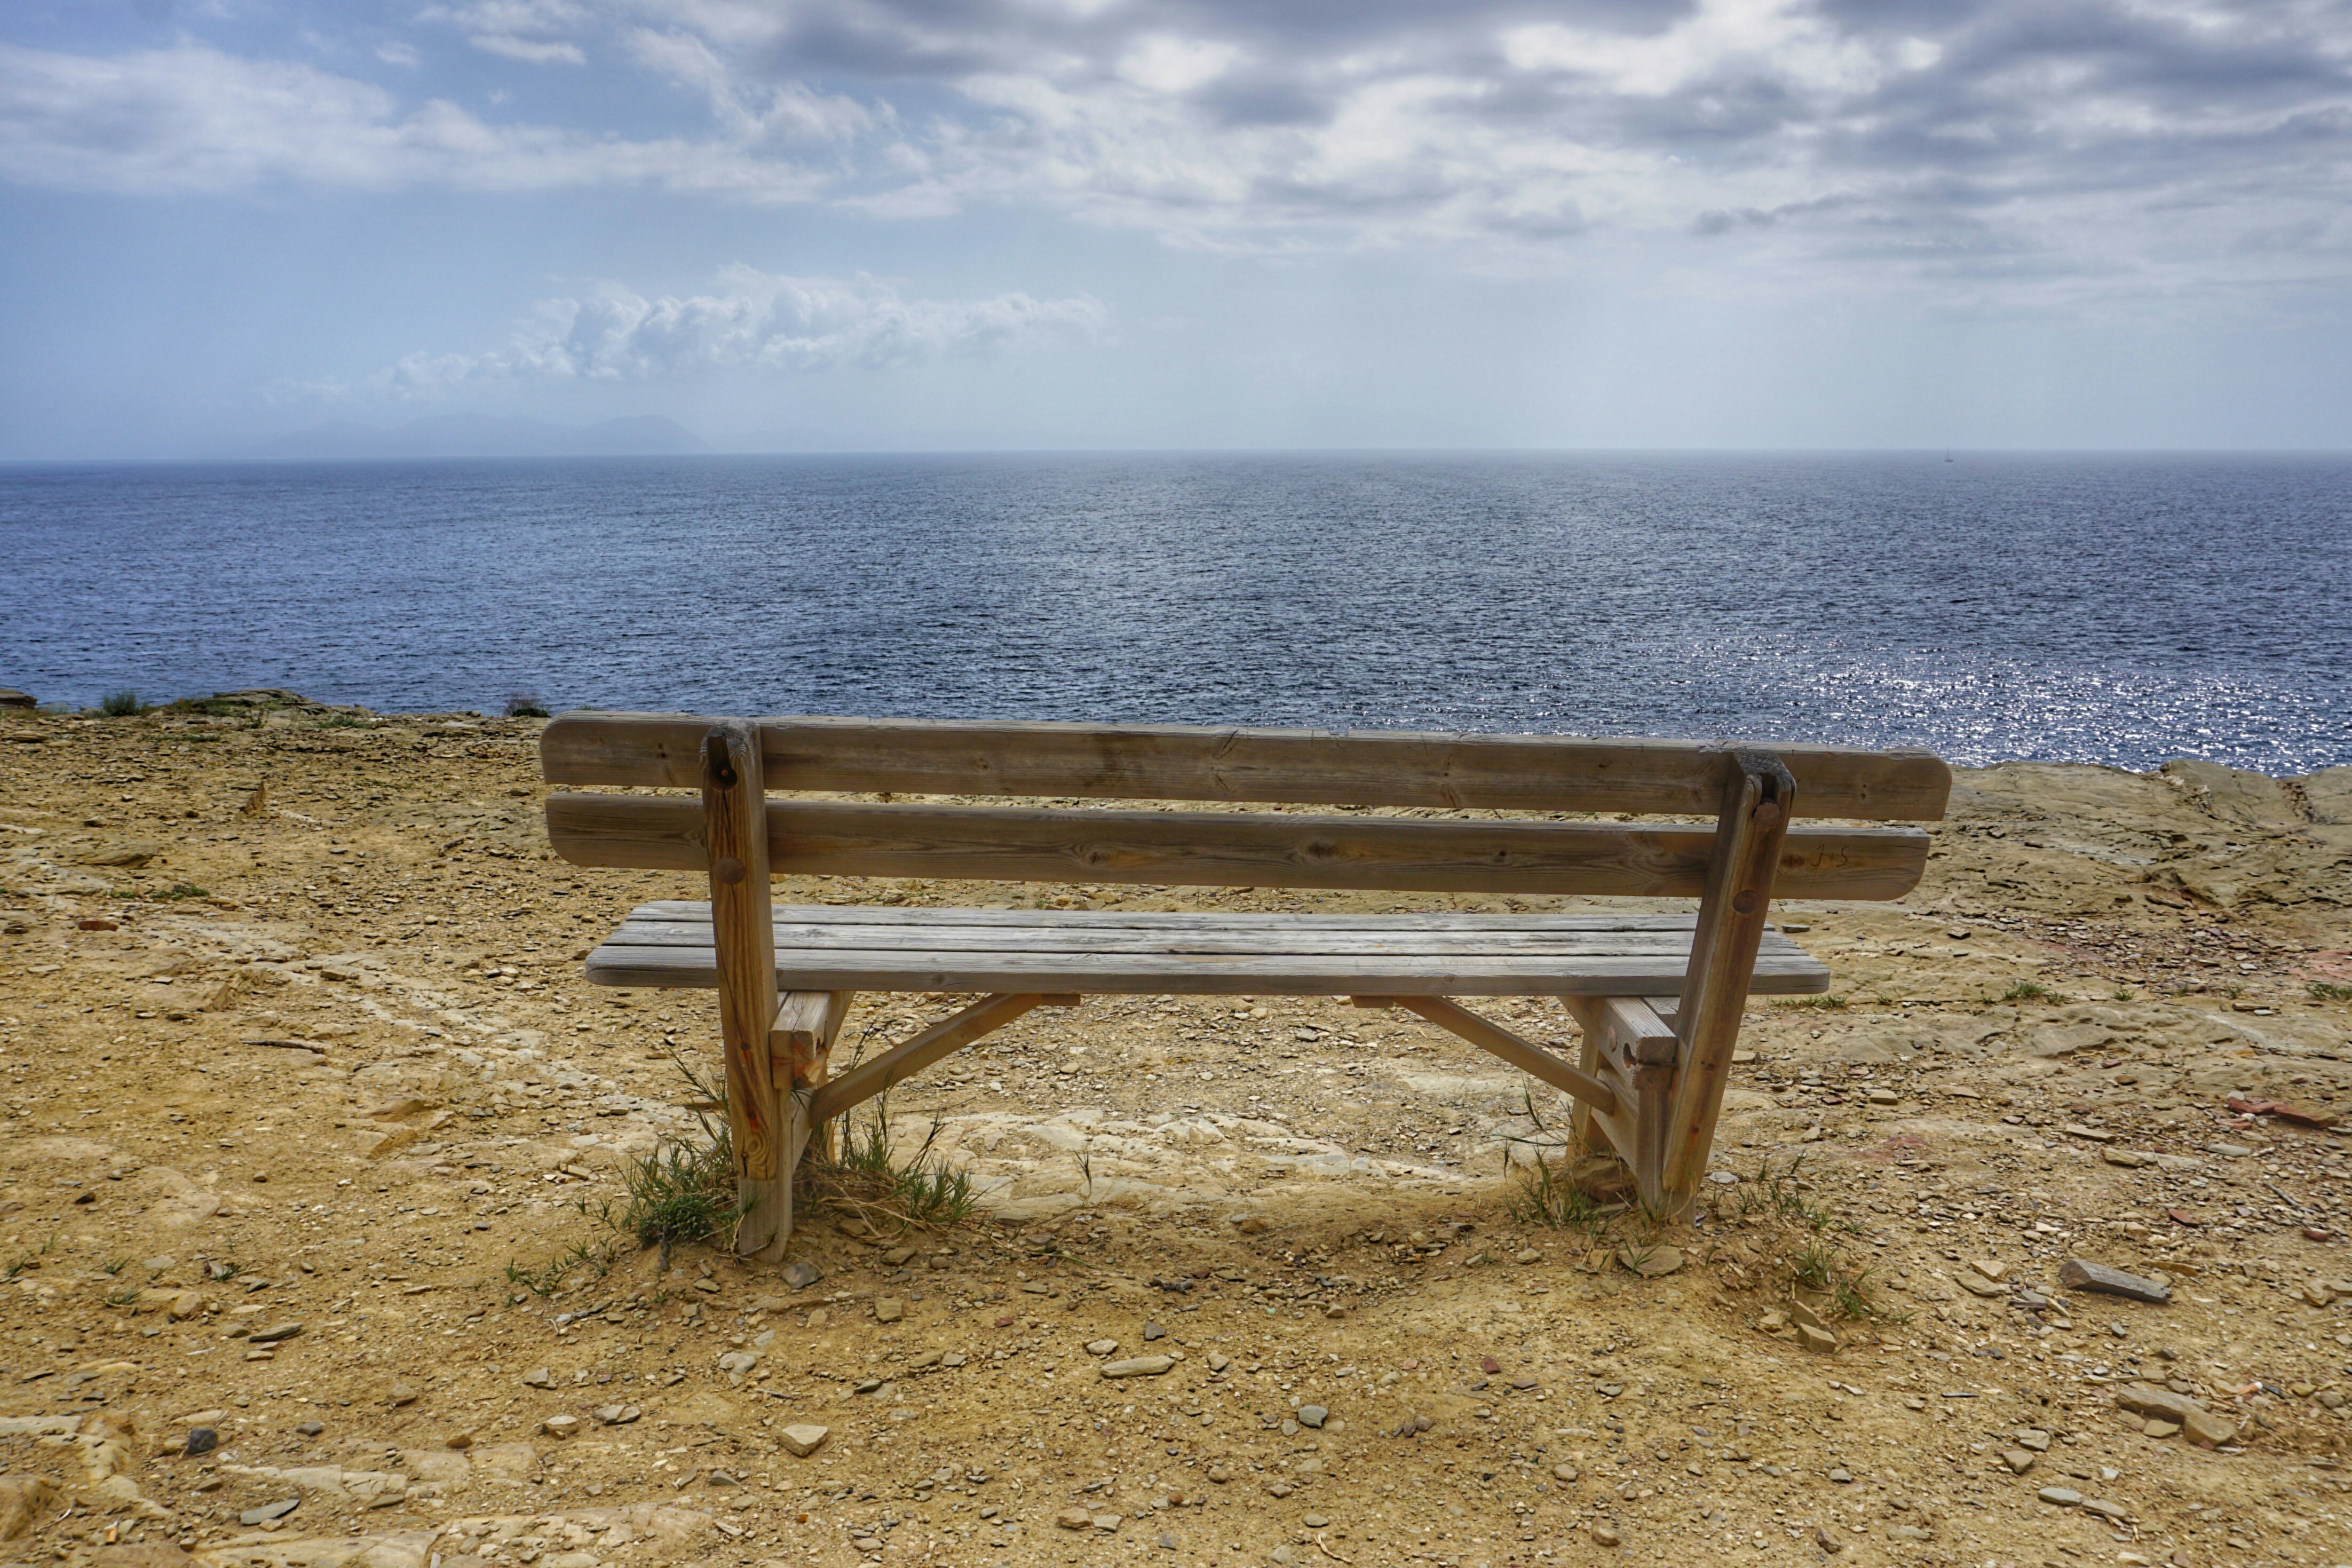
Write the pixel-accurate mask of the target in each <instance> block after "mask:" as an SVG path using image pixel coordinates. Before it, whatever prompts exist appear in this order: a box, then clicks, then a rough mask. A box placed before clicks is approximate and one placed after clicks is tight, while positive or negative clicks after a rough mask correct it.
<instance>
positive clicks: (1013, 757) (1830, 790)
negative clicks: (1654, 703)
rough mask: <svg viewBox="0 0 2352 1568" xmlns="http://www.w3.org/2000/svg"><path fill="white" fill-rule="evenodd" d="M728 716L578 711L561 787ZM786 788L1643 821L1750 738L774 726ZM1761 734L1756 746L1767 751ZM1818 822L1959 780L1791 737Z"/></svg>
mask: <svg viewBox="0 0 2352 1568" xmlns="http://www.w3.org/2000/svg"><path fill="white" fill-rule="evenodd" d="M710 722H711V721H709V720H708V719H701V718H695V717H692V716H690V715H684V714H663V713H566V714H563V715H562V716H561V717H559V718H557V719H556V720H555V721H552V722H551V723H550V724H549V725H548V727H547V729H546V730H545V731H544V732H543V733H542V734H541V739H540V756H541V766H542V768H543V769H544V772H545V774H546V777H547V779H548V781H549V782H550V783H553V784H627V785H649V786H654V787H661V786H670V787H677V788H686V787H691V786H692V785H693V784H695V782H696V767H697V747H698V744H699V741H700V737H701V735H702V734H703V732H704V731H707V730H708V729H709V725H710ZM756 722H757V723H758V725H759V728H760V740H761V751H762V754H763V756H764V758H765V760H766V763H767V767H768V779H769V787H770V788H771V789H788V790H815V791H836V792H846V793H863V792H871V791H892V792H897V793H900V794H908V795H1030V796H1036V795H1049V796H1050V795H1080V796H1088V797H1095V798H1106V799H1123V800H1215V801H1280V802H1286V803H1292V804H1299V805H1401V806H1433V807H1438V808H1441V809H1482V808H1483V809H1493V810H1499V811H1578V812H1610V811H1631V812H1641V813H1693V812H1709V811H1712V810H1714V809H1715V807H1716V805H1717V802H1718V801H1719V800H1720V799H1721V796H1722V791H1723V789H1724V786H1725V784H1726V782H1727V778H1728V776H1729V773H1730V772H1731V771H1732V767H1733V764H1732V763H1731V761H1730V755H1731V752H1732V750H1733V744H1732V743H1727V742H1726V743H1718V742H1695V741H1647V740H1613V739H1611V740H1590V739H1584V738H1580V737H1572V736H1559V735H1472V734H1421V733H1391V732H1382V731H1352V732H1349V733H1344V734H1335V733H1330V732H1327V731H1316V730H1270V729H1207V728H1194V727H1188V726H1180V725H1098V724H1056V723H983V722H955V721H945V722H942V721H922V720H906V719H840V718H773V719H761V720H758V721H756ZM1749 743H1750V742H1739V744H1749ZM1769 750H1771V751H1773V752H1776V753H1777V754H1778V755H1779V756H1780V757H1781V758H1782V759H1783V760H1784V761H1785V762H1786V763H1787V764H1788V766H1789V768H1790V772H1792V773H1794V774H1795V775H1796V777H1797V779H1798V782H1799V784H1800V785H1801V788H1802V790H1803V791H1804V794H1805V796H1806V798H1807V800H1808V801H1809V802H1810V803H1811V805H1810V806H1809V807H1808V809H1810V810H1811V811H1812V812H1814V813H1815V814H1816V815H1818V816H1835V817H1852V818H1858V819H1862V820H1869V821H1906V822H1928V821H1935V820H1937V819H1939V818H1941V817H1942V816H1943V815H1944V810H1945V805H1946V803H1947V801H1948V798H1949V795H1950V793H1951V770H1950V769H1949V768H1948V767H1947V766H1945V764H1944V763H1942V762H1941V761H1939V760H1938V759H1937V758H1936V757H1934V756H1933V755H1930V754H1929V753H1927V752H1901V751H1898V752H1867V751H1859V750H1854V749H1851V748H1845V747H1836V746H1807V745H1773V746H1771V747H1769Z"/></svg>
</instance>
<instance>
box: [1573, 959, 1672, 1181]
mask: <svg viewBox="0 0 2352 1568" xmlns="http://www.w3.org/2000/svg"><path fill="white" fill-rule="evenodd" d="M1560 1000H1561V1001H1562V1002H1564V1003H1566V1004H1567V1005H1568V1009H1569V1011H1570V1014H1572V1015H1573V1016H1575V1018H1576V1023H1577V1027H1578V1028H1579V1029H1580V1030H1581V1031H1582V1033H1583V1036H1584V1047H1583V1051H1584V1059H1585V1060H1586V1061H1588V1062H1591V1063H1592V1064H1593V1071H1594V1072H1595V1074H1596V1075H1597V1076H1600V1077H1601V1078H1602V1079H1604V1080H1605V1081H1607V1082H1608V1083H1609V1084H1610V1085H1611V1086H1612V1088H1615V1089H1618V1090H1619V1095H1618V1108H1617V1110H1616V1111H1615V1113H1614V1114H1612V1115H1609V1116H1605V1117H1604V1116H1602V1115H1601V1114H1600V1113H1598V1112H1597V1111H1594V1110H1591V1109H1590V1108H1587V1107H1579V1110H1580V1112H1581V1126H1580V1129H1579V1131H1580V1133H1581V1135H1582V1139H1583V1140H1584V1141H1583V1142H1579V1143H1578V1145H1577V1147H1578V1149H1579V1151H1582V1150H1584V1149H1588V1148H1589V1149H1591V1150H1594V1151H1595V1152H1608V1151H1610V1150H1612V1148H1613V1150H1614V1152H1616V1154H1617V1156H1618V1158H1620V1159H1621V1160H1622V1161H1624V1163H1625V1166H1626V1169H1627V1170H1628V1171H1629V1172H1631V1173H1632V1174H1633V1191H1634V1194H1635V1195H1636V1196H1638V1197H1639V1198H1640V1199H1641V1202H1642V1205H1643V1207H1644V1208H1647V1209H1649V1210H1650V1211H1651V1212H1653V1213H1654V1214H1663V1213H1664V1212H1665V1211H1666V1209H1667V1207H1668V1205H1667V1202H1666V1192H1665V1185H1664V1173H1665V1155H1666V1133H1667V1127H1668V1123H1669V1121H1670V1120H1671V1118H1672V1114H1673V1110H1674V1100H1675V1066H1674V1063H1675V1048H1676V1041H1675V1032H1674V1030H1673V1029H1671V1028H1670V1027H1668V1026H1667V1025H1666V1023H1665V1021H1664V1019H1662V1018H1660V1017H1659V1016H1658V1015H1657V1012H1656V1011H1655V1010H1654V1008H1652V1007H1651V1005H1649V1004H1648V1003H1647V1002H1645V1001H1643V999H1642V998H1640V997H1638V996H1563V997H1562V998H1560Z"/></svg>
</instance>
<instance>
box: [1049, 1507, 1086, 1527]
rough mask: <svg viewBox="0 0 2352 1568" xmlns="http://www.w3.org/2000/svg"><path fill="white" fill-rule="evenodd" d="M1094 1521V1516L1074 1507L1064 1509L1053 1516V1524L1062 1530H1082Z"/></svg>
mask: <svg viewBox="0 0 2352 1568" xmlns="http://www.w3.org/2000/svg"><path fill="white" fill-rule="evenodd" d="M1094 1521H1095V1520H1094V1515H1092V1514H1090V1513H1088V1512H1087V1510H1085V1509H1082V1508H1077V1507H1075V1506H1073V1507H1070V1508H1066V1509H1064V1510H1062V1511H1061V1512H1059V1513H1057V1514H1055V1516H1054V1522H1055V1524H1058V1525H1060V1526H1061V1527H1062V1528H1063V1529H1064V1530H1084V1529H1086V1528H1087V1526H1088V1525H1090V1524H1092V1523H1094Z"/></svg>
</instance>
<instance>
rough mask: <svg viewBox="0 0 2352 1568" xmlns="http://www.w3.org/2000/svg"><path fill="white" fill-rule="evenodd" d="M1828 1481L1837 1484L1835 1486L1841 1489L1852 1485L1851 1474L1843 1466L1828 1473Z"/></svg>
mask: <svg viewBox="0 0 2352 1568" xmlns="http://www.w3.org/2000/svg"><path fill="white" fill-rule="evenodd" d="M1830 1479H1832V1480H1833V1481H1835V1482H1837V1484H1838V1485H1840V1486H1842V1487H1843V1486H1851V1485H1853V1471H1852V1470H1849V1469H1847V1468H1845V1467H1844V1466H1843V1465H1840V1466H1838V1467H1837V1468H1835V1469H1833V1470H1832V1471H1830Z"/></svg>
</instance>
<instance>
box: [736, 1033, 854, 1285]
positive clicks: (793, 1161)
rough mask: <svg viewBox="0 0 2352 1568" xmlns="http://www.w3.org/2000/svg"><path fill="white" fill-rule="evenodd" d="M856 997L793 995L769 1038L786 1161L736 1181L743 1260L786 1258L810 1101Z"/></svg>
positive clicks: (776, 1119)
mask: <svg viewBox="0 0 2352 1568" xmlns="http://www.w3.org/2000/svg"><path fill="white" fill-rule="evenodd" d="M855 996H856V993H855V992H851V991H791V992H787V993H785V994H784V998H783V1003H782V1006H780V1007H779V1008H778V1009H777V1012H776V1026H775V1028H774V1030H773V1031H772V1032H771V1033H770V1035H769V1036H768V1052H769V1062H770V1066H771V1069H772V1070H771V1081H772V1083H773V1085H774V1088H773V1089H772V1091H771V1092H772V1094H773V1096H774V1102H773V1106H772V1112H771V1120H770V1121H769V1125H770V1126H772V1127H774V1128H776V1129H777V1130H778V1139H779V1146H778V1150H777V1152H778V1154H779V1155H780V1158H779V1159H778V1161H777V1163H776V1172H775V1174H773V1175H772V1176H748V1175H746V1176H738V1177H737V1178H736V1185H735V1200H736V1203H737V1204H738V1205H740V1207H741V1208H742V1210H743V1217H742V1218H741V1219H740V1220H738V1221H737V1222H736V1225H735V1250H736V1252H737V1253H738V1254H739V1255H740V1256H743V1257H747V1258H760V1259H761V1260H762V1261H763V1262H768V1263H780V1262H782V1260H783V1256H784V1244H785V1243H786V1242H788V1241H790V1240H791V1239H792V1235H793V1173H795V1172H797V1171H798V1170H799V1169H800V1163H801V1156H802V1154H803V1153H804V1152H806V1151H807V1149H808V1143H809V1135H810V1128H811V1123H810V1121H809V1113H808V1105H809V1097H810V1096H811V1095H812V1094H814V1092H815V1091H816V1089H817V1086H818V1085H819V1084H821V1083H823V1082H824V1076H825V1071H826V1065H827V1061H828V1059H829V1058H830V1055H831V1053H832V1050H833V1040H834V1037H835V1035H837V1034H839V1033H840V1032H841V1021H842V1019H843V1018H844V1017H845V1016H847V1014H848V1012H849V1004H850V1002H851V1001H852V999H853V998H854V997H855Z"/></svg>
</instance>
